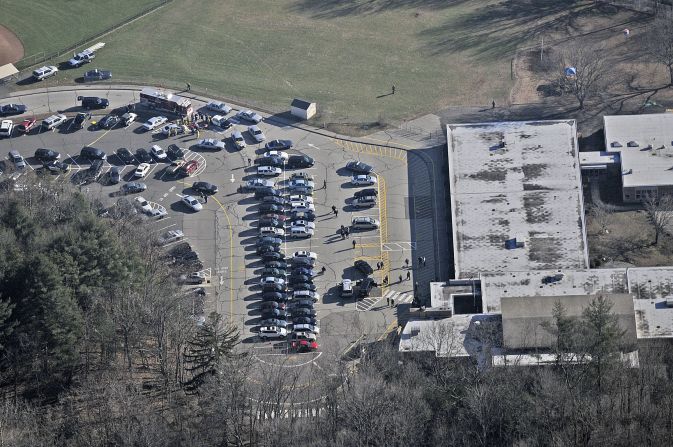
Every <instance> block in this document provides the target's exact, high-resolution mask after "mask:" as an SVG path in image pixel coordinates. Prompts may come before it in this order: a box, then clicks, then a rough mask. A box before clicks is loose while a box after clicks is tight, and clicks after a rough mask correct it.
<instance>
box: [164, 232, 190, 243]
mask: <svg viewBox="0 0 673 447" xmlns="http://www.w3.org/2000/svg"><path fill="white" fill-rule="evenodd" d="M183 237H185V233H183V232H182V230H169V231H167V232H165V233H164V234H163V235H162V236H161V237H160V238H159V243H160V244H161V245H164V244H170V243H171V242H175V241H179V240H180V239H182V238H183Z"/></svg>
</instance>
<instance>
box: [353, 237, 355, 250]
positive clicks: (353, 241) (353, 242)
mask: <svg viewBox="0 0 673 447" xmlns="http://www.w3.org/2000/svg"><path fill="white" fill-rule="evenodd" d="M353 250H355V239H353Z"/></svg>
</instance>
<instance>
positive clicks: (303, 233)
mask: <svg viewBox="0 0 673 447" xmlns="http://www.w3.org/2000/svg"><path fill="white" fill-rule="evenodd" d="M313 234H314V230H313V228H307V227H290V229H289V230H288V236H289V237H291V238H293V239H303V238H307V237H311V236H313Z"/></svg>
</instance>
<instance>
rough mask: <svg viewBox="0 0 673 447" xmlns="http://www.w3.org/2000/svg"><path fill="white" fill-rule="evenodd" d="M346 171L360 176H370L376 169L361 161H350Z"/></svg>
mask: <svg viewBox="0 0 673 447" xmlns="http://www.w3.org/2000/svg"><path fill="white" fill-rule="evenodd" d="M346 169H350V170H351V171H353V172H356V173H358V174H370V173H371V172H372V171H373V170H374V168H373V167H371V166H369V165H368V164H367V163H362V162H361V161H355V160H353V161H349V162H348V163H346Z"/></svg>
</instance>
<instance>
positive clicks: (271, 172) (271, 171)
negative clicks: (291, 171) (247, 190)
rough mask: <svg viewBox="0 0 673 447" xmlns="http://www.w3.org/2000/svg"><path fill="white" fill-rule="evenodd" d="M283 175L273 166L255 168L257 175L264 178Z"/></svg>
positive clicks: (281, 171)
mask: <svg viewBox="0 0 673 447" xmlns="http://www.w3.org/2000/svg"><path fill="white" fill-rule="evenodd" d="M282 173H283V170H282V169H280V168H276V167H273V166H259V167H257V175H263V176H264V177H278V176H279V175H281V174H282Z"/></svg>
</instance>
